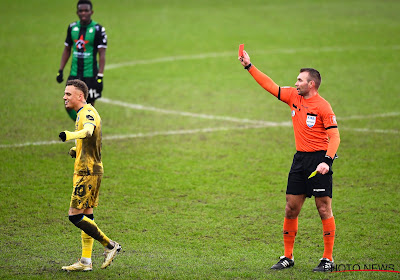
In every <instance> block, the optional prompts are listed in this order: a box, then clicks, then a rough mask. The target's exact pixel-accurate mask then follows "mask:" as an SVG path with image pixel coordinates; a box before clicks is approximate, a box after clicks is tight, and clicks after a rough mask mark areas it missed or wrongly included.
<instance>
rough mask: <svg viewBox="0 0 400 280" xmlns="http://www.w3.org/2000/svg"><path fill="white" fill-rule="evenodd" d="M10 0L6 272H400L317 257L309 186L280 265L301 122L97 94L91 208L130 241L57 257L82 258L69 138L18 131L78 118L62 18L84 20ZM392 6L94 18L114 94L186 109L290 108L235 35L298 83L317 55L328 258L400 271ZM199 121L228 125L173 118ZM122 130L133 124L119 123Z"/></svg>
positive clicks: (0, 137)
mask: <svg viewBox="0 0 400 280" xmlns="http://www.w3.org/2000/svg"><path fill="white" fill-rule="evenodd" d="M1 4H2V5H1V7H2V8H1V9H0V34H1V40H0V49H1V52H0V61H1V63H0V72H1V75H0V92H1V94H0V100H1V106H0V113H1V116H2V118H0V127H1V130H0V159H1V164H0V178H1V179H0V197H1V200H0V209H1V210H0V211H1V215H0V248H1V249H0V253H1V254H0V279H81V278H83V277H84V278H89V279H110V278H121V279H124V278H126V279H372V278H374V279H398V278H399V274H397V273H390V272H344V273H333V274H315V273H312V272H311V270H312V268H313V267H314V266H316V265H317V263H318V259H319V258H320V257H321V255H322V252H323V242H322V226H321V222H320V219H319V217H318V214H317V211H316V209H315V206H314V202H313V200H307V201H306V203H305V205H304V208H303V210H302V212H301V214H300V218H299V232H298V235H297V238H296V245H295V251H294V253H295V260H296V265H295V267H294V268H292V269H290V270H288V271H278V272H276V271H271V270H269V268H270V266H271V265H273V264H274V263H275V262H276V261H277V260H278V257H279V256H281V255H282V254H283V242H282V234H281V230H282V223H283V215H284V207H285V187H286V178H287V173H288V171H289V168H290V165H291V161H292V156H293V154H294V152H295V147H294V137H293V131H292V128H291V127H290V126H289V127H287V126H282V127H267V128H252V129H246V128H244V127H243V126H246V125H248V124H246V123H238V122H233V121H229V120H219V119H206V118H199V117H196V116H182V115H179V114H178V113H174V114H173V113H170V114H165V113H161V112H156V111H148V110H134V109H130V108H126V107H121V106H117V105H113V104H109V103H105V102H100V101H99V102H98V103H97V104H96V108H97V109H98V111H99V113H100V115H101V116H102V119H103V136H104V138H105V140H104V141H103V163H104V169H105V174H104V179H103V182H102V189H101V195H100V205H99V207H98V208H97V209H96V211H95V217H96V222H97V223H98V225H99V226H100V228H101V229H102V230H103V231H104V232H105V233H106V234H107V235H109V236H110V237H111V238H112V239H115V240H117V241H119V242H120V243H121V244H122V245H123V253H122V254H120V255H119V256H118V257H117V259H116V261H115V262H114V263H113V264H112V265H111V266H110V268H108V269H106V270H101V269H100V268H99V267H100V265H101V262H102V255H101V254H102V248H101V245H99V244H98V243H95V246H94V253H93V261H94V271H93V272H91V273H85V274H83V275H82V274H79V273H78V274H76V273H75V274H73V273H70V274H68V273H64V272H63V271H61V269H60V268H61V266H63V265H67V264H70V263H72V262H74V261H76V260H77V259H78V258H79V257H80V246H81V245H80V233H79V230H77V229H76V228H75V227H73V226H72V224H71V223H70V222H69V221H68V215H67V211H68V207H69V198H70V194H71V189H72V188H71V185H72V172H73V160H72V159H71V158H69V157H68V155H67V152H68V150H69V148H70V147H71V146H72V145H73V144H72V143H58V144H44V145H28V146H22V147H15V146H13V145H15V144H24V143H37V142H43V141H44V142H46V143H47V142H49V141H53V140H57V136H58V133H59V132H60V131H62V130H65V129H69V130H71V129H73V123H72V121H71V120H70V119H69V118H68V116H67V114H66V113H65V110H64V109H63V101H62V96H63V84H62V85H59V84H57V83H56V81H55V77H56V73H57V70H58V67H59V61H60V58H61V53H62V50H63V42H64V39H65V35H66V30H67V25H68V24H69V23H70V22H72V21H74V20H76V19H77V17H76V14H75V1H50V0H35V1H34V0H28V1H21V0H18V1H14V0H3V1H1ZM399 9H400V3H399V2H398V1H389V0H386V1H381V0H376V1H372V0H359V1H356V0H349V1H314V0H296V1H294V0H290V1H264V0H262V1H261V0H260V1H247V2H246V1H237V0H234V1H219V0H218V1H194V0H187V1H183V0H179V1H178V0H175V1H161V0H154V1H153V0H152V1H147V0H141V1H127V0H126V1H122V0H121V1H106V0H96V1H94V11H95V13H94V15H93V19H95V20H96V21H98V22H99V23H101V24H102V25H104V26H105V27H106V30H107V35H108V38H109V44H108V49H107V66H106V71H105V78H104V85H105V86H104V92H103V96H104V97H105V98H107V99H110V100H112V101H122V102H127V103H131V104H141V105H143V106H147V107H154V108H158V109H165V110H171V111H175V112H190V113H195V114H206V115H210V116H225V117H232V118H238V119H249V120H263V121H271V122H277V123H281V122H290V110H289V108H288V107H287V105H285V104H284V103H281V102H279V101H277V100H276V98H274V97H273V96H271V95H270V94H268V93H267V92H265V91H264V90H263V89H262V88H260V87H259V85H258V84H257V83H255V82H254V80H253V79H252V77H251V76H250V75H249V74H248V73H246V71H245V70H243V69H242V66H241V65H240V63H239V62H238V61H237V47H238V45H239V44H240V43H245V49H246V50H247V52H248V53H249V54H250V56H251V58H252V62H253V63H254V64H255V65H256V66H257V67H258V68H259V69H260V70H262V71H264V72H265V73H267V74H268V75H269V76H270V77H271V78H273V79H274V80H275V81H276V83H278V84H279V85H282V86H287V85H294V83H295V81H296V77H297V74H298V70H299V69H300V68H302V67H314V68H317V69H318V70H320V72H321V74H322V78H323V82H322V85H321V89H320V94H321V95H322V96H323V97H325V98H326V99H327V100H328V101H329V102H330V103H331V105H332V107H333V109H334V111H335V113H336V115H337V118H338V122H339V129H340V133H341V144H340V147H339V151H338V154H339V157H340V158H339V159H338V160H337V161H335V164H334V172H335V174H334V200H333V210H334V214H335V217H336V225H337V231H336V233H337V237H336V241H335V248H334V258H335V261H336V262H337V263H338V264H352V265H355V264H359V265H361V266H364V265H367V266H371V265H373V264H374V265H378V264H379V265H385V264H386V265H388V264H393V266H394V269H395V270H397V271H400V257H399V250H400V238H399V224H400V218H399V214H400V213H399V209H398V205H399V200H400V192H399V187H400V184H399V180H400V176H399V166H400V149H399V147H400V141H399V139H400V138H399V131H400V121H399V113H400V110H399V104H400V97H399V96H400V95H399V92H398V73H399V72H400V54H399V51H400V37H399V36H398V34H399V33H400V20H399V16H398V10H399ZM124 63H128V64H129V63H130V65H125V66H124V65H123V64H124ZM107 68H108V69H107ZM68 71H69V65H68V66H67V67H66V71H65V72H64V75H65V76H67V73H68ZM389 113H391V115H390V114H389ZM384 114H388V115H384ZM198 129H220V130H219V131H213V132H195V131H194V132H193V133H192V134H177V135H168V132H171V131H175V132H178V131H181V133H182V131H186V130H198ZM152 133H160V134H163V135H158V136H151V135H152ZM141 134H142V136H140V135H141ZM116 135H119V136H125V137H122V138H121V139H119V140H108V139H110V137H112V136H116ZM146 135H147V136H146ZM363 268H364V267H363ZM374 268H375V269H376V266H375V267H374Z"/></svg>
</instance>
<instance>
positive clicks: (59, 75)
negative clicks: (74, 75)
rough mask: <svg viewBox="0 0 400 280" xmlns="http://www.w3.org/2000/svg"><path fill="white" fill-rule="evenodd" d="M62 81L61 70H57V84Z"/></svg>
mask: <svg viewBox="0 0 400 280" xmlns="http://www.w3.org/2000/svg"><path fill="white" fill-rule="evenodd" d="M62 81H64V79H63V70H61V69H60V70H58V73H57V82H58V83H59V84H61V83H62Z"/></svg>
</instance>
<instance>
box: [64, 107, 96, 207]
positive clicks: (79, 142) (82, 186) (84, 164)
mask: <svg viewBox="0 0 400 280" xmlns="http://www.w3.org/2000/svg"><path fill="white" fill-rule="evenodd" d="M88 124H89V125H93V126H94V130H93V135H92V136H91V137H89V138H83V139H79V138H78V139H76V159H75V165H74V179H73V185H74V189H73V191H72V196H71V204H70V207H72V208H77V209H83V208H93V207H97V205H98V201H99V198H98V195H99V189H100V183H101V178H102V175H103V163H102V162H101V136H102V135H101V118H100V115H99V114H98V113H97V111H96V109H95V108H94V107H93V106H92V105H91V104H86V105H84V106H83V107H82V108H81V109H79V111H78V113H77V118H76V122H75V131H79V130H82V129H83V128H84V126H85V125H88ZM82 151H83V152H82Z"/></svg>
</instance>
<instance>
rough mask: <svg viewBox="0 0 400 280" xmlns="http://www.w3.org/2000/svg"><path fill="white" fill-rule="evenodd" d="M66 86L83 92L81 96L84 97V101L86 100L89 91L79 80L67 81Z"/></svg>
mask: <svg viewBox="0 0 400 280" xmlns="http://www.w3.org/2000/svg"><path fill="white" fill-rule="evenodd" d="M67 86H74V87H76V88H77V89H79V90H80V91H82V92H83V96H85V100H86V99H87V98H88V95H89V89H88V87H87V85H86V84H85V82H82V81H81V80H78V79H75V80H69V81H67Z"/></svg>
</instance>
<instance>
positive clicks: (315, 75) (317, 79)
mask: <svg viewBox="0 0 400 280" xmlns="http://www.w3.org/2000/svg"><path fill="white" fill-rule="evenodd" d="M302 72H307V73H308V76H309V79H308V82H309V81H314V83H315V88H316V89H318V88H319V86H320V85H321V74H320V73H319V72H318V71H317V70H315V69H314V68H301V69H300V73H302Z"/></svg>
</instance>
